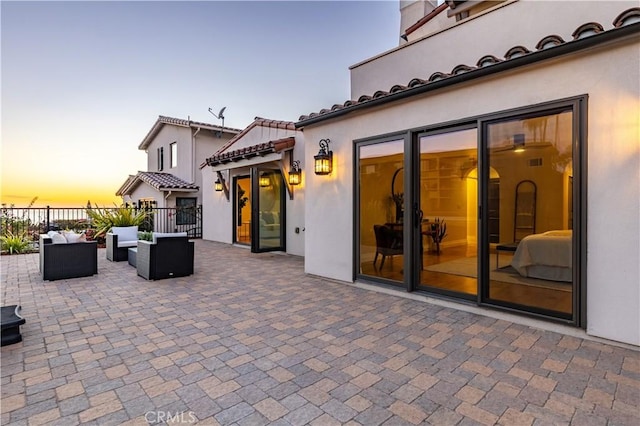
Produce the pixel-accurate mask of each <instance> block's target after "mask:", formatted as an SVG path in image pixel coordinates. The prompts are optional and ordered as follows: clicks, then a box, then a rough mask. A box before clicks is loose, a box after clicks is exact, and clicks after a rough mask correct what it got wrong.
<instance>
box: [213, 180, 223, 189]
mask: <svg viewBox="0 0 640 426" xmlns="http://www.w3.org/2000/svg"><path fill="white" fill-rule="evenodd" d="M213 187H214V188H215V190H216V192H222V182H220V179H216V182H215V183H214V184H213Z"/></svg>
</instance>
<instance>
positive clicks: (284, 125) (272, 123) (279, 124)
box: [213, 117, 296, 156]
mask: <svg viewBox="0 0 640 426" xmlns="http://www.w3.org/2000/svg"><path fill="white" fill-rule="evenodd" d="M256 126H262V127H269V128H272V129H286V130H296V127H295V124H294V123H293V121H282V120H270V119H267V118H262V117H256V118H254V120H253V122H252V123H251V124H249V125H248V126H247V127H245V128H244V129H243V130H242V131H240V132H239V133H238V134H237V135H235V136H234V137H232V138H231V139H229V141H228V142H227V143H226V144H224V145H222V146H221V147H220V149H218V150H217V151H216V152H215V153H214V154H213V155H214V156H215V155H218V154H220V153H222V152H224V151H226V150H227V149H228V148H229V147H230V146H231V145H233V144H234V143H236V142H237V141H238V140H239V139H241V138H242V137H243V136H244V135H246V134H247V133H249V131H250V130H251V129H253V128H254V127H256Z"/></svg>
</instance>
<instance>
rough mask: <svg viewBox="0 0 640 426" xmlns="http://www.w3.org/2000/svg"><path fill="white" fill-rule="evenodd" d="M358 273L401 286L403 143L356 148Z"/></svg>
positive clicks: (396, 142) (397, 141)
mask: <svg viewBox="0 0 640 426" xmlns="http://www.w3.org/2000/svg"><path fill="white" fill-rule="evenodd" d="M357 155H358V163H359V164H358V181H359V185H358V189H357V196H358V201H357V202H356V206H357V209H358V215H359V217H358V219H359V220H358V223H359V227H358V229H357V231H356V232H357V239H358V248H359V250H358V258H359V261H358V265H359V266H358V268H359V269H358V271H357V273H358V274H360V275H364V276H367V278H373V279H376V280H384V281H385V282H389V283H390V284H394V285H403V280H404V276H403V259H404V254H405V250H404V247H405V245H404V243H403V221H404V218H403V215H404V211H403V207H404V206H403V203H404V189H403V187H404V169H403V160H404V140H403V139H400V140H392V141H386V142H380V143H372V144H367V145H365V144H362V145H359V147H358V152H357Z"/></svg>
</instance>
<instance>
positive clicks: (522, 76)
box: [304, 4, 640, 345]
mask: <svg viewBox="0 0 640 426" xmlns="http://www.w3.org/2000/svg"><path fill="white" fill-rule="evenodd" d="M511 7H513V6H511ZM558 7H564V6H563V5H559V6H558ZM594 7H600V8H602V7H603V6H602V5H600V4H598V5H597V6H594ZM615 10H616V11H619V10H620V9H619V8H618V7H616V8H615ZM616 13H617V12H616ZM613 18H614V16H612V17H611V20H612V19H613ZM584 19H585V17H584V16H582V17H581V18H579V19H578V21H580V22H585V21H584ZM498 38H499V37H498ZM534 38H535V37H534ZM511 40H513V37H511ZM638 48H639V45H638V42H637V41H636V42H635V43H633V42H631V41H627V42H626V43H624V44H622V43H618V44H617V45H610V46H602V47H599V48H594V49H591V50H590V51H588V52H583V53H580V54H576V55H573V56H571V57H568V58H566V59H563V60H553V61H547V62H546V63H543V64H539V65H536V66H530V67H528V69H527V70H514V71H510V72H508V73H503V74H502V75H496V76H490V77H486V78H483V79H482V80H476V81H474V82H469V83H465V84H463V85H459V86H457V87H454V88H449V89H443V90H440V91H437V92H432V93H431V94H427V95H423V96H421V97H417V98H415V99H413V100H406V101H400V102H396V103H395V104H393V105H388V106H384V107H378V108H376V109H371V110H367V111H366V112H364V111H363V112H358V113H353V114H350V115H349V116H347V118H343V119H339V120H328V121H325V122H322V123H319V124H317V125H312V126H307V127H305V129H304V134H305V140H306V141H307V142H306V143H307V144H308V146H307V150H306V155H305V160H306V164H307V165H309V167H307V169H306V176H307V181H306V187H305V189H306V198H305V212H306V223H307V232H306V241H305V271H306V272H307V273H310V274H315V275H321V276H325V277H329V278H334V279H338V280H343V281H352V274H353V271H352V267H353V266H352V265H353V241H352V238H351V235H353V173H354V171H353V152H354V148H353V142H352V141H353V140H355V139H359V138H364V137H370V136H375V135H381V134H386V133H391V132H394V131H401V130H406V129H410V128H416V127H419V126H428V125H433V124H438V123H444V122H447V121H451V120H459V119H463V118H466V117H473V116H477V115H483V114H487V113H494V112H499V111H502V110H507V109H511V108H517V107H526V106H528V105H533V104H537V103H541V102H547V101H554V100H558V99H563V98H568V97H574V96H578V95H583V94H587V95H588V96H589V100H588V117H587V118H588V132H587V139H588V158H589V161H588V183H587V184H588V188H587V189H588V194H587V196H588V209H587V215H588V219H587V231H588V235H587V259H586V260H587V315H588V319H587V333H589V334H591V335H594V336H599V337H604V338H608V339H612V340H616V341H621V342H627V343H632V344H636V345H639V344H640V286H639V285H638V283H639V282H640V267H639V266H638V259H639V258H640V242H639V235H640V215H639V214H638V207H639V206H640V182H639V176H640V130H639V129H640V101H639V99H640V78H639V77H640V72H639V70H640V56H639V55H638V51H639V50H638ZM322 138H330V139H331V141H332V144H331V148H332V150H333V151H334V162H335V167H334V172H333V174H332V175H330V176H316V175H314V174H313V172H312V169H311V165H312V164H313V155H314V154H316V153H317V150H318V147H317V141H318V140H319V139H322Z"/></svg>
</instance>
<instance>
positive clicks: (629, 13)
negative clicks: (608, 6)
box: [613, 7, 640, 28]
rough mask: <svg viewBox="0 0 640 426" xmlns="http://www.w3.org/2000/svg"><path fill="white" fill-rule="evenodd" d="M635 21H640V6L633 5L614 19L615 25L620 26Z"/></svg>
mask: <svg viewBox="0 0 640 426" xmlns="http://www.w3.org/2000/svg"><path fill="white" fill-rule="evenodd" d="M635 22H640V7H632V8H631V9H627V10H625V11H624V12H622V13H621V14H620V15H618V16H617V17H616V19H614V20H613V26H614V27H616V28H618V27H623V26H625V25H629V24H633V23H635Z"/></svg>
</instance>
